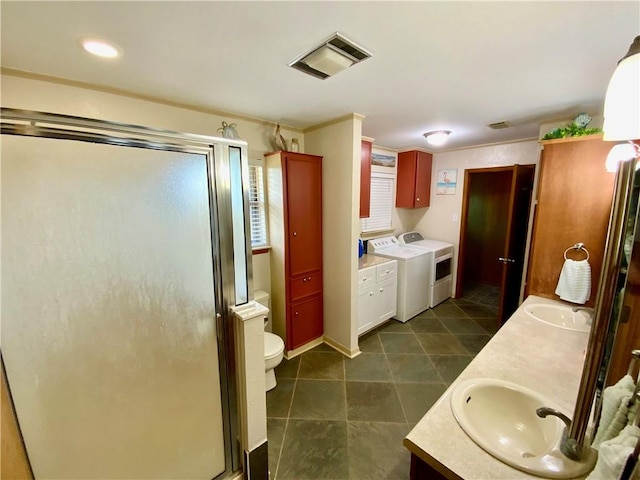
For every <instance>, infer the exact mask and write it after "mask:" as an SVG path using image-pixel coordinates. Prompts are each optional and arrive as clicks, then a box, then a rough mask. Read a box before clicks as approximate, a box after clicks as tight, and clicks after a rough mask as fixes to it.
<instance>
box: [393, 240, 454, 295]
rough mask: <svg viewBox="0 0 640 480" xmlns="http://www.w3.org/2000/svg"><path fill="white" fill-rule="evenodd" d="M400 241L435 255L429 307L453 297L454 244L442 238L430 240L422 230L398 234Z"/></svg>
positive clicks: (430, 282) (430, 280)
mask: <svg viewBox="0 0 640 480" xmlns="http://www.w3.org/2000/svg"><path fill="white" fill-rule="evenodd" d="M398 242H399V243H400V244H403V245H407V246H411V247H414V248H421V249H423V250H425V251H427V252H431V253H432V254H433V255H432V256H431V257H430V258H431V262H432V263H431V265H430V267H429V272H430V277H429V290H430V294H429V297H430V303H429V307H431V308H433V307H435V306H436V305H438V304H440V303H442V302H444V301H445V300H446V299H448V298H451V292H452V288H453V280H452V278H453V275H452V273H451V268H452V265H453V244H452V243H447V242H441V241H440V240H430V239H426V238H424V237H423V236H422V234H421V233H420V232H406V233H402V234H400V235H398Z"/></svg>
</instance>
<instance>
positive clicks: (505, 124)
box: [487, 122, 511, 130]
mask: <svg viewBox="0 0 640 480" xmlns="http://www.w3.org/2000/svg"><path fill="white" fill-rule="evenodd" d="M510 126H511V125H509V122H496V123H490V124H489V125H487V127H489V128H493V129H494V130H500V129H501V128H509V127H510Z"/></svg>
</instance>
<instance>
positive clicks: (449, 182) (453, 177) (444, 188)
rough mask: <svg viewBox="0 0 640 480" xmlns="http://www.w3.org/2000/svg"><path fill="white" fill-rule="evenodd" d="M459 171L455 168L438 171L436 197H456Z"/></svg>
mask: <svg viewBox="0 0 640 480" xmlns="http://www.w3.org/2000/svg"><path fill="white" fill-rule="evenodd" d="M457 178H458V170H457V169H455V168H443V169H442V170H438V182H437V184H436V195H455V194H456V181H457Z"/></svg>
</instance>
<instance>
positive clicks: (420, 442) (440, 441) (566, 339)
mask: <svg viewBox="0 0 640 480" xmlns="http://www.w3.org/2000/svg"><path fill="white" fill-rule="evenodd" d="M530 303H553V304H560V303H561V302H556V301H554V300H549V299H546V298H541V297H536V296H533V295H531V296H529V297H528V298H527V299H526V300H525V301H524V302H523V304H522V305H521V306H520V308H518V310H517V311H516V312H515V313H514V314H513V315H512V316H511V318H510V319H509V320H508V321H507V322H506V323H505V324H504V325H503V326H502V328H501V329H500V330H499V331H498V333H496V334H495V335H494V336H493V338H492V339H491V340H490V341H489V343H488V344H487V345H486V346H485V347H484V348H483V349H482V351H481V352H480V353H479V354H478V355H477V356H476V357H475V358H474V359H473V361H472V362H471V363H470V364H469V365H468V366H467V368H466V369H465V370H464V371H463V372H462V373H461V374H460V375H459V376H458V378H457V379H456V380H455V381H454V382H453V383H452V384H451V386H450V387H449V388H448V389H447V391H446V392H445V393H444V394H443V395H442V397H440V399H439V400H438V401H437V402H436V403H435V404H434V405H433V407H431V409H430V410H429V411H428V412H427V413H426V414H425V415H424V417H423V418H422V419H421V420H420V421H419V422H418V423H417V425H416V426H415V427H414V428H413V429H412V430H411V432H409V434H408V435H407V436H406V438H405V439H404V445H405V447H407V448H408V449H409V450H410V451H411V452H412V453H414V454H415V455H417V456H418V457H419V458H420V459H422V460H423V461H424V462H425V463H427V464H428V465H430V466H431V467H432V468H434V469H436V470H438V471H440V472H441V473H443V474H445V475H446V476H447V477H449V478H464V479H468V480H471V479H478V480H480V479H482V480H486V479H488V478H491V479H496V480H497V479H509V480H513V479H519V478H529V479H534V478H538V477H535V476H533V475H529V474H526V473H525V472H521V471H520V470H516V469H515V468H512V467H510V466H509V465H506V464H505V463H502V462H501V461H499V460H497V459H495V458H494V457H492V456H491V455H490V454H488V453H486V452H485V451H484V450H482V449H481V448H480V447H479V446H478V445H477V444H476V443H475V442H474V441H473V440H471V439H470V438H469V437H468V436H467V434H466V433H465V432H464V431H463V430H462V428H461V427H460V426H459V425H458V422H457V421H456V419H455V417H454V416H453V413H452V412H451V407H450V404H449V402H450V397H451V392H452V391H453V389H454V388H455V387H456V385H457V384H458V383H460V382H462V381H464V380H468V379H471V378H480V377H483V378H497V379H501V380H506V381H510V382H513V383H517V384H520V385H523V386H525V387H528V388H530V389H532V390H534V391H536V392H538V393H540V394H541V395H544V396H546V397H548V398H549V399H551V400H553V401H554V402H555V403H556V404H557V405H558V406H559V407H560V408H561V410H562V411H563V413H565V414H566V415H567V416H569V417H572V416H573V410H574V407H575V403H576V398H577V395H578V388H579V386H580V378H581V375H582V365H583V362H584V357H585V352H586V348H587V343H588V340H589V334H588V333H581V332H573V331H569V330H563V329H561V328H557V327H554V326H551V325H546V324H544V323H542V322H539V321H537V320H535V319H533V318H531V317H530V316H529V315H527V314H526V313H525V312H524V310H523V307H524V306H525V305H527V304H530Z"/></svg>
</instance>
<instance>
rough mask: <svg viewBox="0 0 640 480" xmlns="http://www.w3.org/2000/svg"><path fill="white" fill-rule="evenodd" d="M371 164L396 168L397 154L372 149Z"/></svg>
mask: <svg viewBox="0 0 640 480" xmlns="http://www.w3.org/2000/svg"><path fill="white" fill-rule="evenodd" d="M371 165H375V166H378V167H390V168H394V167H395V166H396V155H395V154H393V153H387V152H376V151H372V152H371Z"/></svg>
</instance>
